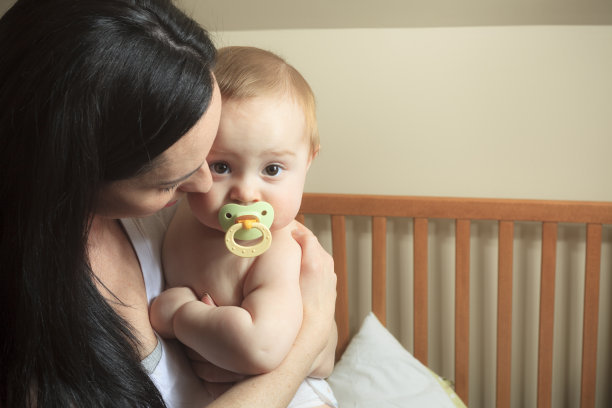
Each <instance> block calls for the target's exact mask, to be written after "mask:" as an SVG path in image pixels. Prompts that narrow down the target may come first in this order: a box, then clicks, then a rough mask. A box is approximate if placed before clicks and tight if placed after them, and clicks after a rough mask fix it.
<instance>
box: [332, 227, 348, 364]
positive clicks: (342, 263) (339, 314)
mask: <svg viewBox="0 0 612 408" xmlns="http://www.w3.org/2000/svg"><path fill="white" fill-rule="evenodd" d="M331 230H332V252H333V256H334V269H335V272H336V275H337V279H338V284H337V288H338V296H337V298H336V324H337V325H338V346H337V347H336V360H338V359H340V356H341V355H342V353H343V352H344V349H346V346H347V345H348V342H349V318H348V317H349V314H348V273H347V269H346V219H345V217H344V216H343V215H332V216H331Z"/></svg>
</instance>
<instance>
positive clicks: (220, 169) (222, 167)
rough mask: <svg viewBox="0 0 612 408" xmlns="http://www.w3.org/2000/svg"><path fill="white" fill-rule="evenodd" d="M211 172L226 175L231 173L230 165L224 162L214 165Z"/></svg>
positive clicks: (211, 166)
mask: <svg viewBox="0 0 612 408" xmlns="http://www.w3.org/2000/svg"><path fill="white" fill-rule="evenodd" d="M210 170H211V171H212V172H213V173H217V174H225V173H229V172H230V168H229V165H228V164H227V163H223V162H218V163H212V164H211V165H210Z"/></svg>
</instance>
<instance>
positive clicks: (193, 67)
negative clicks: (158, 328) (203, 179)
mask: <svg viewBox="0 0 612 408" xmlns="http://www.w3.org/2000/svg"><path fill="white" fill-rule="evenodd" d="M0 50H1V51H0V180H1V181H0V200H2V202H1V203H0V279H1V280H0V328H1V329H0V330H1V331H2V334H0V406H2V407H30V406H40V407H67V406H75V407H124V406H125V407H156V406H163V405H164V403H163V401H162V398H161V396H160V393H159V392H158V391H157V389H156V388H155V386H154V384H153V383H152V381H151V380H150V378H149V377H148V375H147V374H146V373H145V372H144V370H143V369H142V367H141V364H140V361H139V356H138V354H137V351H136V346H137V340H136V338H135V336H134V335H133V333H132V331H131V330H130V327H129V325H127V323H126V322H124V321H123V320H122V319H121V318H120V317H119V316H118V315H117V314H116V313H115V312H114V311H113V309H112V308H111V307H110V306H109V305H108V304H107V303H106V302H105V300H104V299H103V297H102V296H101V294H100V293H99V292H98V290H97V289H96V283H95V277H94V276H93V273H92V270H91V267H90V265H89V261H88V258H87V249H86V247H87V246H86V243H87V235H88V232H89V223H90V217H91V214H92V213H93V212H94V208H95V198H96V193H97V191H98V190H99V189H100V187H101V186H103V185H104V184H105V183H108V182H110V181H114V180H121V179H126V178H129V177H131V176H133V175H135V174H137V173H138V172H139V171H141V170H142V169H143V168H146V166H148V165H149V164H150V163H151V161H152V160H153V159H155V157H157V156H158V155H159V154H160V153H162V152H163V151H164V150H166V149H167V148H168V147H169V146H171V145H172V144H174V142H176V141H177V140H178V139H179V138H180V137H181V136H182V135H184V134H185V133H186V132H187V131H188V130H189V129H190V128H191V127H192V126H193V125H194V124H195V123H196V121H197V120H198V119H199V118H200V117H201V116H202V114H203V113H204V112H205V111H206V109H207V107H208V105H209V102H210V98H211V95H212V89H213V79H212V76H211V70H212V64H213V62H214V58H215V49H214V46H213V44H212V42H211V41H210V39H209V38H208V35H207V33H206V32H205V30H203V29H202V28H201V27H199V26H198V25H197V24H196V23H195V22H194V21H192V20H191V19H189V18H188V17H187V16H185V15H184V14H183V13H182V12H181V11H179V10H178V9H177V8H176V7H175V6H174V5H172V3H171V1H169V0H44V1H41V0H19V1H18V2H17V3H16V4H15V5H14V6H13V7H12V8H11V9H10V10H9V11H7V12H6V14H5V15H4V16H3V17H2V19H1V20H0Z"/></svg>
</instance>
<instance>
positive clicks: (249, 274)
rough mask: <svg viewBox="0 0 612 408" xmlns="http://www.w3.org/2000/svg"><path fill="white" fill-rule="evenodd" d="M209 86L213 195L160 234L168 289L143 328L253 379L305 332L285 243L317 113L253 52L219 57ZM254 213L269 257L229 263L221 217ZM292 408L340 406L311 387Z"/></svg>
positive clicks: (195, 199)
mask: <svg viewBox="0 0 612 408" xmlns="http://www.w3.org/2000/svg"><path fill="white" fill-rule="evenodd" d="M215 76H216V79H217V81H218V83H219V88H220V90H221V95H222V97H223V109H222V113H221V121H220V124H219V130H218V133H217V137H216V139H215V141H214V144H213V146H212V149H211V151H210V153H209V155H208V157H207V163H208V165H209V167H210V171H211V174H212V178H213V184H212V188H211V189H210V191H209V192H208V193H206V194H199V193H198V194H189V195H188V197H187V202H185V201H184V202H182V203H181V204H180V205H179V208H178V209H177V213H176V215H175V216H174V218H173V220H172V223H171V224H170V226H169V228H168V232H167V234H166V238H165V241H164V248H163V262H164V271H165V277H166V282H167V285H168V287H169V288H170V289H167V290H166V291H164V292H163V293H162V294H161V295H160V296H159V297H158V298H157V299H155V301H154V303H153V305H152V307H151V321H152V323H153V327H154V328H155V329H156V330H157V331H158V333H160V334H161V335H162V336H165V337H176V338H177V339H179V340H180V341H181V342H182V343H183V344H185V345H187V346H188V347H190V348H192V349H194V350H195V351H197V352H198V353H199V354H200V355H202V356H203V357H204V358H205V359H207V360H208V361H210V362H211V363H214V364H215V365H217V366H219V367H222V368H225V369H227V370H230V371H233V372H237V373H242V374H247V375H254V374H261V373H265V372H268V371H270V370H272V369H274V368H275V367H277V366H278V365H279V364H280V363H281V362H282V360H283V359H284V358H285V356H286V354H287V353H288V351H289V350H290V348H291V347H292V345H293V342H294V340H295V337H296V335H297V333H298V331H299V329H300V326H301V323H302V299H301V294H300V286H299V275H300V263H301V248H300V246H299V245H298V244H297V242H296V241H295V240H294V239H293V238H292V235H291V231H292V229H294V225H295V224H294V223H295V222H296V221H295V220H294V218H295V216H296V214H297V213H298V211H299V208H300V204H301V200H302V193H303V188H304V182H305V179H306V174H307V172H308V169H309V167H310V164H311V162H312V160H313V158H314V157H315V156H316V155H317V153H318V151H319V136H318V130H317V124H316V114H315V101H314V95H313V93H312V91H311V89H310V87H309V85H308V83H307V82H306V81H305V80H304V78H303V77H302V76H301V75H300V74H299V72H298V71H297V70H295V69H294V68H293V67H292V66H291V65H289V64H287V63H286V62H285V61H284V60H283V59H281V58H280V57H278V56H277V55H275V54H272V53H270V52H268V51H264V50H261V49H258V48H252V47H226V48H222V49H220V50H219V53H218V60H217V64H216V68H215ZM187 203H188V204H187ZM254 203H257V205H265V203H268V204H270V205H271V209H272V210H273V211H271V212H273V214H274V216H273V222H272V224H271V226H270V227H269V230H267V231H269V233H271V246H270V247H269V248H268V249H267V250H265V252H263V253H262V254H261V255H259V256H256V257H242V256H237V255H235V254H234V253H232V252H230V250H228V247H226V242H225V235H226V234H225V231H224V228H223V227H222V226H221V223H220V220H219V218H218V214H219V211H220V209H221V208H222V207H224V206H225V205H227V204H238V205H240V206H248V205H252V204H254ZM256 225H257V224H256ZM249 227H250V226H249ZM243 228H247V227H243ZM258 228H261V227H258ZM264 230H266V228H265V227H264V229H263V230H262V231H264ZM238 236H239V234H238V233H236V235H235V236H233V237H232V239H231V240H235V239H237V238H236V237H238ZM264 239H265V237H264ZM238 241H239V242H236V241H234V242H233V244H236V245H238V246H239V247H240V246H243V245H244V246H247V247H248V246H249V245H250V243H249V242H246V241H241V240H238ZM255 242H257V241H255ZM259 242H261V239H260V241H259ZM254 246H256V247H261V244H258V243H256V244H254ZM290 406H295V407H298V406H299V407H335V406H337V402H336V400H335V398H334V396H333V393H332V391H331V389H330V388H329V386H328V384H327V382H325V380H323V379H315V378H308V379H306V380H305V381H304V383H303V384H302V386H301V387H300V389H299V390H298V393H297V394H296V396H295V397H294V400H293V402H292V404H291V405H290Z"/></svg>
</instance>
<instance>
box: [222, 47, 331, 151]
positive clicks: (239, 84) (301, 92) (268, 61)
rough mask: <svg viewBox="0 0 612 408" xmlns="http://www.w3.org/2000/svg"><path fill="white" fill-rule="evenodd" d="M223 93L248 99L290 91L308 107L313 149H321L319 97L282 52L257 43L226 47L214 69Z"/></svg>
mask: <svg viewBox="0 0 612 408" xmlns="http://www.w3.org/2000/svg"><path fill="white" fill-rule="evenodd" d="M214 73H215V77H216V78H217V82H218V83H219V89H220V90H221V96H222V97H223V99H224V100H226V99H245V98H251V97H255V96H262V95H269V94H274V93H277V94H280V95H283V94H284V93H288V94H289V95H291V96H292V97H293V98H294V99H295V101H296V102H297V103H298V104H299V106H300V107H301V108H302V110H303V111H304V117H305V122H306V134H307V136H309V138H310V153H311V154H312V155H313V156H314V155H315V154H316V153H317V152H318V151H319V130H318V127H317V115H316V104H315V97H314V93H313V92H312V89H311V88H310V86H309V85H308V82H306V80H305V79H304V77H303V76H302V75H301V74H300V73H299V72H298V70H296V69H295V68H294V67H293V66H291V65H290V64H288V63H287V62H286V61H285V60H284V59H283V58H281V57H279V56H278V55H276V54H274V53H272V52H270V51H266V50H263V49H261V48H255V47H239V46H232V47H224V48H220V49H219V50H218V52H217V62H216V65H215V69H214Z"/></svg>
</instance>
